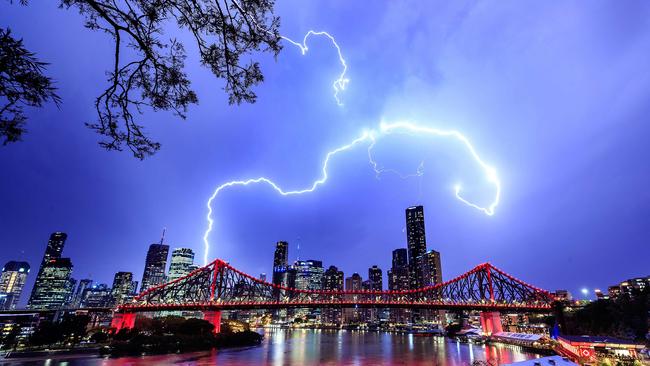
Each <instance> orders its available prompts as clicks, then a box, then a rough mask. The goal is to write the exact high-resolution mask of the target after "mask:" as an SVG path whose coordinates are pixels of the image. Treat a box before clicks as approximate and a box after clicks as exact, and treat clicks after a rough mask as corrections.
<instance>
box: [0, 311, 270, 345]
mask: <svg viewBox="0 0 650 366" xmlns="http://www.w3.org/2000/svg"><path fill="white" fill-rule="evenodd" d="M88 324H89V317H88V316H86V315H69V316H66V317H64V318H63V319H62V320H61V321H60V322H49V321H45V322H42V323H41V324H40V325H39V326H38V328H37V329H36V330H35V331H34V333H33V334H32V335H30V336H29V338H27V339H20V337H19V336H20V333H21V328H20V327H14V328H13V329H12V330H11V332H9V333H8V334H6V335H5V336H4V337H0V343H1V344H2V347H3V348H4V349H7V350H15V349H17V348H19V346H20V347H21V348H26V349H41V348H72V347H75V346H77V345H80V344H81V343H82V341H85V346H93V345H94V346H105V347H104V348H103V349H102V352H104V353H110V354H141V353H143V352H144V353H149V354H154V353H170V352H186V351H199V350H208V349H212V348H222V347H239V346H254V345H258V344H260V342H261V341H262V336H261V335H260V334H258V333H256V332H253V331H251V330H250V329H249V328H248V325H247V324H245V323H239V322H234V321H226V322H224V323H223V324H222V327H221V333H219V334H213V333H212V332H213V330H214V326H213V325H212V324H210V323H209V322H207V321H205V320H202V319H185V318H183V317H179V316H168V317H165V318H159V319H149V318H138V319H137V320H136V323H135V327H134V328H133V329H123V330H121V331H120V332H118V333H116V334H112V332H110V329H106V328H96V329H92V330H90V331H88V330H87V329H88ZM233 325H236V326H233Z"/></svg>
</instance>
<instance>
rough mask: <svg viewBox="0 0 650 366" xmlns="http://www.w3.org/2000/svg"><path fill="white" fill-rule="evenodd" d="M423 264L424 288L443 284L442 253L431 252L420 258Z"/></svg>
mask: <svg viewBox="0 0 650 366" xmlns="http://www.w3.org/2000/svg"><path fill="white" fill-rule="evenodd" d="M419 262H420V263H421V264H422V276H423V277H422V278H423V280H424V282H423V285H424V286H433V285H437V284H439V283H442V265H441V262H440V253H439V252H437V251H435V250H430V251H428V252H426V253H425V254H423V255H422V256H421V257H420V260H419Z"/></svg>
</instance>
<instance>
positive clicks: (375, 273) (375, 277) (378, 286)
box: [368, 265, 384, 291]
mask: <svg viewBox="0 0 650 366" xmlns="http://www.w3.org/2000/svg"><path fill="white" fill-rule="evenodd" d="M368 280H369V281H370V289H371V290H374V291H381V290H382V289H383V288H384V280H383V273H382V271H381V268H379V267H378V266H377V265H374V266H372V267H370V268H368Z"/></svg>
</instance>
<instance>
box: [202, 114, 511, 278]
mask: <svg viewBox="0 0 650 366" xmlns="http://www.w3.org/2000/svg"><path fill="white" fill-rule="evenodd" d="M393 133H406V134H411V135H429V136H434V137H449V138H452V139H455V140H457V141H459V142H461V144H462V145H463V146H464V147H465V148H466V149H467V151H468V152H469V153H470V156H471V157H472V159H473V160H474V161H475V162H476V163H478V165H479V166H480V168H481V170H482V171H483V173H484V174H485V177H486V179H487V181H488V182H489V183H490V184H492V185H493V186H494V190H495V193H494V198H493V199H492V201H491V203H490V204H489V205H488V206H487V207H482V206H480V205H478V204H475V203H472V202H470V201H468V200H466V199H464V198H463V197H461V195H460V192H461V186H460V184H457V185H456V186H455V187H454V194H455V196H456V198H457V199H458V200H460V201H461V202H463V203H465V204H466V205H468V206H470V207H473V208H475V209H477V210H479V211H481V212H483V213H484V214H486V215H488V216H492V215H494V212H495V209H496V207H497V205H498V204H499V199H500V195H501V182H500V181H499V179H498V176H497V173H496V170H495V169H494V168H493V167H492V166H490V165H488V164H487V163H485V162H484V161H483V160H482V159H481V157H480V156H479V155H478V153H477V152H476V149H475V148H474V146H473V145H472V144H471V142H470V141H469V140H468V139H467V138H466V137H465V136H464V135H463V134H461V133H460V132H458V131H456V130H440V129H436V128H432V127H427V126H421V125H417V124H414V123H411V122H395V123H385V122H382V123H381V124H380V126H379V128H378V129H372V130H366V131H364V132H363V133H361V135H360V136H359V137H357V138H355V139H354V140H352V141H351V142H350V143H348V144H345V145H342V146H340V147H337V148H336V149H334V150H331V151H329V152H328V153H327V154H326V155H325V159H324V161H323V164H322V168H321V176H320V178H319V179H317V180H315V181H314V182H312V184H311V185H309V186H308V187H306V188H302V189H297V190H285V189H284V188H282V187H280V186H279V185H278V184H277V183H275V182H274V181H273V180H272V179H270V178H267V177H257V178H249V179H242V180H233V181H230V182H226V183H223V184H221V185H219V186H218V187H217V188H216V189H215V190H214V192H213V193H212V195H211V196H210V198H208V201H207V202H206V206H207V208H208V213H207V215H206V220H207V221H208V226H207V229H206V231H205V233H204V235H203V243H204V246H205V248H204V249H205V251H204V254H203V263H204V265H207V264H208V257H209V251H210V241H209V236H210V233H211V232H212V229H213V227H214V219H213V218H212V211H213V210H212V203H213V201H214V200H215V199H216V198H217V196H218V195H219V193H221V191H223V190H224V189H226V188H231V187H236V186H248V185H252V184H259V183H263V184H266V185H268V186H270V187H271V188H273V190H275V191H276V192H277V193H279V194H280V195H282V196H293V195H300V194H304V193H310V192H313V191H315V190H316V189H317V188H318V187H319V186H321V185H323V184H325V182H327V180H328V178H329V172H328V167H329V162H330V159H331V158H332V157H333V156H334V155H336V154H338V153H341V152H345V151H348V150H351V149H352V148H354V147H355V146H357V145H360V144H362V143H367V144H368V159H369V163H370V166H371V167H372V169H373V170H374V171H375V173H376V174H377V175H380V174H382V173H385V172H393V173H394V171H391V170H382V169H380V168H379V164H378V163H377V162H376V161H375V159H374V158H373V155H372V148H373V147H374V146H375V144H376V143H377V141H378V140H379V138H381V137H383V136H386V135H389V134H393ZM421 174H423V173H422V172H421V169H420V168H418V171H417V172H416V173H415V174H413V175H421Z"/></svg>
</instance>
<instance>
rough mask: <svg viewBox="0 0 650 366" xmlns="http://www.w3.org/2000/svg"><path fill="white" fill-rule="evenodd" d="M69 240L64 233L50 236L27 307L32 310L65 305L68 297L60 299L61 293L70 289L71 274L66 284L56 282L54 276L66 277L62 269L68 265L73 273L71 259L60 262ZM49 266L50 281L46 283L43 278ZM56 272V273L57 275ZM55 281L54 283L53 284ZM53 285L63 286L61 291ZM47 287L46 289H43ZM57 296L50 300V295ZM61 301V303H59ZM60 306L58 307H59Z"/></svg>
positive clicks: (48, 275) (68, 275) (48, 276)
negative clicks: (66, 242)
mask: <svg viewBox="0 0 650 366" xmlns="http://www.w3.org/2000/svg"><path fill="white" fill-rule="evenodd" d="M67 238H68V235H67V234H66V233H63V232H55V233H52V234H51V235H50V239H49V240H48V242H47V246H46V247H45V254H43V260H42V261H41V265H40V266H39V268H38V274H37V275H36V282H35V284H34V287H32V293H31V295H30V297H29V301H28V302H27V307H28V308H30V309H44V308H49V307H50V306H58V307H61V306H63V305H64V304H65V301H66V300H67V297H64V298H63V299H60V298H59V297H60V295H61V291H63V290H65V288H67V287H69V286H70V284H69V283H67V281H69V280H70V273H68V274H67V278H66V279H65V281H64V282H61V281H60V280H59V279H57V280H54V279H53V277H51V276H52V275H56V276H61V275H65V274H64V273H63V272H65V271H63V272H61V270H62V267H65V266H66V264H69V265H70V272H71V271H72V264H71V263H70V259H69V258H64V259H65V260H64V261H58V260H59V259H62V258H61V253H62V252H63V247H64V246H65V241H66V239H67ZM47 266H50V268H48V269H47V278H48V281H45V278H44V277H43V276H44V275H45V274H44V272H45V269H46V267H47ZM55 272H56V273H55ZM52 281H54V282H52ZM53 285H61V286H63V287H62V288H60V289H57V288H53V287H52V286H53ZM43 286H45V287H43ZM48 294H50V295H53V296H54V295H55V294H57V295H56V296H55V298H52V299H49V295H48ZM59 300H60V301H59ZM57 304H58V305H57Z"/></svg>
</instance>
